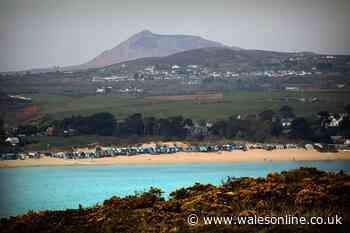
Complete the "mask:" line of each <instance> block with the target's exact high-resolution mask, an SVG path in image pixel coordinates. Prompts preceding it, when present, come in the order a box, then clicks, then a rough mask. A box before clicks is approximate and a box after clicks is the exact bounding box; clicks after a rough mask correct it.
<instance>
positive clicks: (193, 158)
mask: <svg viewBox="0 0 350 233" xmlns="http://www.w3.org/2000/svg"><path fill="white" fill-rule="evenodd" d="M283 160H284V161H302V160H350V151H340V152H338V153H320V152H318V151H316V150H304V149H285V150H273V151H266V150H249V151H246V152H244V151H240V150H237V151H232V152H228V151H223V152H217V153H215V152H210V153H199V152H193V153H187V152H186V153H185V152H180V153H175V154H159V155H148V154H147V155H133V156H117V157H108V158H98V159H77V160H72V159H58V158H50V157H43V158H40V159H29V160H2V161H0V167H1V168H4V167H20V166H69V165H109V164H175V163H185V164H186V163H237V162H253V161H264V162H270V161H283Z"/></svg>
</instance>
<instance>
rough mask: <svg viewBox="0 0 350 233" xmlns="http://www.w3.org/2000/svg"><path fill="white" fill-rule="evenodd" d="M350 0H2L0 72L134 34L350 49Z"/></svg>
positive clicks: (78, 57) (94, 51)
mask: <svg viewBox="0 0 350 233" xmlns="http://www.w3.org/2000/svg"><path fill="white" fill-rule="evenodd" d="M349 12H350V0H242V1H238V0H212V1H206V0H198V1H191V0H176V1H175V0H170V1H167V0H154V1H152V0H147V1H144V0H114V1H113V0H94V1H93V0H0V54H1V59H0V72H1V71H10V70H11V71H12V70H23V69H29V68H39V67H52V66H54V65H59V66H66V65H75V64H80V63H83V62H86V61H88V60H90V59H91V58H93V57H95V56H96V55H98V54H99V53H101V52H102V51H104V50H106V49H110V48H112V47H114V46H116V45H117V44H118V43H120V42H122V41H123V40H126V39H127V38H128V37H130V36H131V35H132V34H134V33H137V32H139V31H141V30H144V29H148V30H151V31H152V32H154V33H159V34H163V33H164V34H192V35H199V36H202V37H205V38H207V39H211V40H216V41H219V42H222V43H224V44H227V45H232V46H238V47H242V48H248V49H265V50H277V51H314V52H319V53H329V54H350V29H349V28H350V26H349V25H350V13H349Z"/></svg>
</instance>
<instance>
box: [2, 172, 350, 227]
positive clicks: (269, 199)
mask: <svg viewBox="0 0 350 233" xmlns="http://www.w3.org/2000/svg"><path fill="white" fill-rule="evenodd" d="M116 185H118V184H116ZM349 213H350V176H349V175H347V174H344V173H343V172H342V171H341V172H339V173H327V172H323V171H319V170H317V169H314V168H300V169H296V170H291V171H284V172H281V173H275V172H273V173H270V174H269V175H268V176H267V177H266V178H256V179H254V178H250V177H243V178H233V177H231V178H228V179H227V180H226V181H224V182H223V184H222V185H221V186H213V185H211V184H207V185H204V184H199V183H196V184H195V185H193V186H192V187H189V188H181V189H178V190H176V191H174V192H172V193H171V194H170V198H169V199H164V198H163V197H162V191H161V190H160V189H157V188H151V189H150V190H149V191H148V192H144V193H137V194H135V195H131V196H127V197H125V198H120V197H116V196H114V197H112V198H111V199H109V200H106V201H104V203H103V204H101V205H96V206H94V207H91V208H83V207H82V206H79V209H67V210H62V211H41V212H32V211H31V212H28V213H27V214H24V215H19V216H17V217H11V218H8V219H2V220H1V222H0V229H1V232H4V233H5V232H6V233H11V232H36V233H40V232H46V233H49V232H79V233H80V232H132V233H134V232H173V233H175V232H208V233H209V232H240V233H243V232H244V233H246V232H257V233H265V232H293V233H299V232H303V233H304V232H306V233H310V232H318V233H321V232H327V233H329V232H344V227H345V226H347V224H350V216H349ZM190 214H196V215H197V216H199V217H200V220H199V223H198V224H196V225H189V224H188V223H187V217H188V216H189V215H190ZM254 215H256V216H286V215H291V216H304V217H306V218H307V219H308V220H310V219H309V218H310V217H313V216H316V217H328V216H335V215H338V216H340V217H341V223H342V225H328V224H322V225H230V224H221V225H220V224H212V225H206V224H204V221H203V219H201V217H204V216H233V217H237V216H241V217H243V216H246V217H249V216H254Z"/></svg>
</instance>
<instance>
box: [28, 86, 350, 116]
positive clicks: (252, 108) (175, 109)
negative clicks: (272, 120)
mask: <svg viewBox="0 0 350 233" xmlns="http://www.w3.org/2000/svg"><path fill="white" fill-rule="evenodd" d="M194 94H195V93H194ZM194 96H195V95H194ZM28 97H31V98H32V100H33V104H36V105H38V107H39V109H40V113H41V114H48V115H49V116H50V117H51V118H53V119H62V118H64V117H70V116H72V115H90V114H93V113H97V112H103V111H107V112H111V113H113V114H114V115H115V116H116V118H119V119H120V118H124V117H126V116H128V115H130V114H133V113H142V114H144V115H145V116H155V117H169V116H175V115H179V114H180V113H181V114H182V115H183V116H184V117H191V118H193V119H205V120H214V119H221V118H226V117H229V116H231V115H238V114H241V115H246V114H253V113H259V112H261V111H263V110H266V109H272V110H278V109H279V108H280V107H281V106H283V105H289V106H291V107H293V108H294V110H295V113H296V114H297V115H300V116H309V115H312V114H316V113H317V112H319V111H322V110H327V111H329V112H339V111H343V107H344V106H345V105H346V104H349V103H350V92H349V91H308V92H286V91H240V90H232V91H230V92H227V91H226V92H223V98H222V99H221V98H217V99H215V98H214V99H211V98H209V99H205V98H204V99H201V98H187V97H185V99H183V100H180V99H179V100H177V99H176V98H175V99H167V98H166V99H163V100H162V101H149V100H147V98H151V97H146V99H145V97H144V96H121V95H117V94H114V93H111V94H108V95H85V96H68V95H49V94H45V95H44V94H29V95H28ZM311 98H317V101H315V102H311V101H310V99H311Z"/></svg>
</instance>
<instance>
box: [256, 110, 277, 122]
mask: <svg viewBox="0 0 350 233" xmlns="http://www.w3.org/2000/svg"><path fill="white" fill-rule="evenodd" d="M274 115H275V112H274V111H273V110H265V111H262V112H261V113H259V118H260V120H262V121H272V118H273V117H274Z"/></svg>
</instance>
